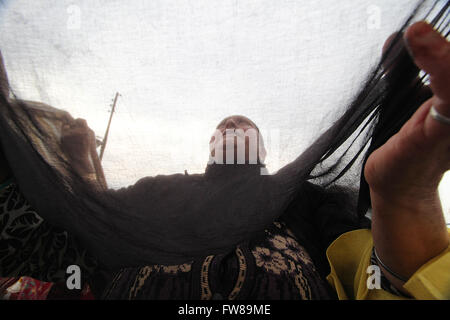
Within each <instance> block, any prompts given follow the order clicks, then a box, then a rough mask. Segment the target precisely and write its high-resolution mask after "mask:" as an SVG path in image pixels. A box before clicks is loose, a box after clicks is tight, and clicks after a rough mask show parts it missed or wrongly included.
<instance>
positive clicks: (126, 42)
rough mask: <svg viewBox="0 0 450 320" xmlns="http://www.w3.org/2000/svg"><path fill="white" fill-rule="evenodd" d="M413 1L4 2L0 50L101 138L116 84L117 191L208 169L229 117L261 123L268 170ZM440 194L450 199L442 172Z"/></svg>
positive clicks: (112, 174)
mask: <svg viewBox="0 0 450 320" xmlns="http://www.w3.org/2000/svg"><path fill="white" fill-rule="evenodd" d="M414 3H415V1H411V0H397V1H393V0H379V1H375V0H370V1H366V0H359V1H354V0H341V1H332V0H322V1H301V0H270V1H269V0H260V1H256V0H248V1H237V0H196V1H187V0H152V1H143V0H140V1H138V0H132V1H119V0H108V1H100V0H97V1H92V0H89V1H77V0H75V1H64V0H44V1H29V0H15V1H4V3H3V5H2V7H1V9H0V30H1V31H2V32H0V48H1V50H2V52H3V55H4V58H5V61H6V66H7V68H8V72H9V76H10V79H11V84H12V86H13V88H14V89H15V90H16V91H17V92H18V93H19V94H20V96H21V97H23V98H26V99H30V100H36V101H42V102H45V103H48V104H50V105H52V106H54V107H57V108H61V109H64V110H67V111H69V112H70V113H71V114H72V115H73V116H75V117H82V118H85V119H87V120H88V123H89V125H90V126H91V127H92V128H93V129H94V130H95V132H96V134H97V135H98V136H103V134H104V132H105V129H106V124H107V120H108V117H109V113H108V110H109V109H110V107H109V104H110V103H111V100H112V98H113V97H114V94H115V93H116V92H117V91H118V92H120V93H121V95H122V96H121V97H120V98H119V100H118V105H117V113H116V115H115V116H114V118H113V122H112V126H111V133H110V136H109V140H108V147H107V149H106V153H105V156H104V160H103V166H104V169H105V173H106V176H107V179H108V182H109V184H110V185H111V186H112V187H120V186H126V185H128V184H132V183H134V182H135V181H136V180H137V179H138V178H140V177H143V176H147V175H156V174H171V173H179V172H183V171H184V170H185V169H186V170H187V171H188V172H191V173H198V172H203V170H204V167H205V165H206V161H207V159H208V142H209V139H210V135H211V134H212V133H213V130H214V128H215V126H216V125H217V123H218V122H219V121H220V120H221V119H222V118H224V117H225V116H228V115H231V114H243V115H246V116H248V117H250V118H251V119H252V120H254V122H255V123H256V124H257V125H258V126H259V127H260V129H261V130H262V134H263V136H264V138H265V142H266V145H267V149H268V157H267V161H266V162H267V164H268V167H269V170H271V171H274V170H277V169H279V168H280V167H282V166H283V165H285V164H287V163H289V162H290V161H292V160H293V159H295V158H296V157H297V156H298V155H299V154H300V153H301V152H302V151H303V150H304V149H305V148H306V147H307V146H308V145H309V144H310V143H311V142H312V141H313V139H314V138H315V137H317V135H318V133H320V132H321V130H323V129H325V128H326V127H327V126H328V125H329V124H330V123H331V121H333V120H335V119H336V118H337V117H338V115H339V112H340V111H341V110H342V108H343V107H345V105H346V103H348V101H349V100H350V99H351V97H352V96H353V95H354V94H355V92H356V90H358V89H359V88H360V86H361V82H362V81H363V80H364V78H365V76H366V75H367V72H368V70H369V69H370V67H372V66H373V65H374V63H376V61H377V59H378V58H379V54H380V51H381V47H382V44H383V42H384V40H385V39H386V38H387V37H388V36H389V35H390V34H391V33H392V32H394V31H395V30H396V28H397V27H399V26H400V25H401V23H402V22H403V19H404V18H405V17H406V16H407V15H408V14H409V13H410V11H411V9H412V7H413V6H414ZM4 30H7V32H4ZM440 190H441V195H442V198H445V197H444V196H443V195H444V194H446V195H447V197H446V198H450V197H449V196H448V195H449V194H450V177H446V178H445V180H444V181H443V183H442V186H441V189H440ZM443 203H444V206H445V208H446V209H445V210H446V212H447V213H448V216H449V217H450V199H449V200H447V199H443ZM448 220H449V221H450V219H448Z"/></svg>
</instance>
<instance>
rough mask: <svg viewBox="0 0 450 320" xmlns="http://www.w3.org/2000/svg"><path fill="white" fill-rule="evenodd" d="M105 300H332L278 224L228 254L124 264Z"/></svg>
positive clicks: (329, 291) (292, 238) (324, 284)
mask: <svg viewBox="0 0 450 320" xmlns="http://www.w3.org/2000/svg"><path fill="white" fill-rule="evenodd" d="M103 298H105V299H202V300H210V299H216V300H221V299H227V300H235V299H261V300H270V299H280V300H286V299H301V300H310V299H333V298H336V296H335V294H334V292H333V290H332V289H331V287H330V286H329V285H328V283H327V282H326V280H325V279H323V278H322V277H321V276H320V275H319V273H318V271H317V270H316V268H315V266H314V263H313V262H312V260H311V257H310V256H309V255H308V253H307V252H306V251H305V249H304V248H303V247H302V246H301V245H300V244H299V243H298V242H297V240H296V239H295V236H294V235H293V234H292V233H291V232H290V231H289V229H287V228H286V226H285V225H284V224H283V223H279V222H275V223H274V225H273V227H272V228H269V229H267V230H265V232H264V234H263V235H262V236H261V238H260V239H256V240H254V241H252V242H247V243H243V244H241V245H239V246H237V247H236V249H235V250H234V251H232V252H229V253H228V254H220V255H209V256H206V257H202V258H199V259H198V260H196V261H192V262H189V263H185V264H182V265H174V266H161V265H152V266H144V267H139V268H125V269H122V270H121V271H120V272H118V273H117V275H116V277H115V278H114V279H113V281H112V283H111V286H110V287H109V288H108V289H107V290H106V292H105V295H104V297H103Z"/></svg>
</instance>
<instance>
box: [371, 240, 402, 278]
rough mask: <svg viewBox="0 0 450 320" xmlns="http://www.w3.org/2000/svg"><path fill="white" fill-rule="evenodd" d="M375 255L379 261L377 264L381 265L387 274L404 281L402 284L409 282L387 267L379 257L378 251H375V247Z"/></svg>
mask: <svg viewBox="0 0 450 320" xmlns="http://www.w3.org/2000/svg"><path fill="white" fill-rule="evenodd" d="M373 253H374V255H375V260H377V263H379V264H380V265H381V266H382V267H383V268H384V269H385V270H386V271H387V272H389V273H390V275H391V276H393V277H394V278H396V279H398V280H400V281H402V282H407V281H408V279H406V278H404V277H402V276H400V275H399V274H397V273H395V272H394V271H392V270H391V269H390V268H389V267H388V266H387V265H385V264H384V263H383V262H382V261H381V260H380V257H378V254H377V250H376V249H375V247H373Z"/></svg>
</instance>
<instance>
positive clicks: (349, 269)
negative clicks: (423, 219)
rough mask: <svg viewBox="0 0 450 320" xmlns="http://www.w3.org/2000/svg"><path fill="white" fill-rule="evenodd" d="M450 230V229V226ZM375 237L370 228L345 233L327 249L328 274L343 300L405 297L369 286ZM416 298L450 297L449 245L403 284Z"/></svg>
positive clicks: (330, 281) (329, 279)
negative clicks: (369, 270) (329, 268)
mask: <svg viewBox="0 0 450 320" xmlns="http://www.w3.org/2000/svg"><path fill="white" fill-rule="evenodd" d="M449 233H450V230H449ZM372 248H373V240H372V234H371V232H370V230H367V229H361V230H355V231H351V232H347V233H344V234H343V235H341V236H340V237H339V238H337V239H336V240H335V241H334V242H333V243H332V244H331V245H330V246H329V247H328V249H327V258H328V262H329V263H330V267H331V271H330V274H329V275H328V277H327V280H328V282H329V283H330V285H331V286H332V287H333V288H334V289H335V290H336V293H337V295H338V298H339V299H340V300H345V299H356V300H363V299H366V300H377V299H388V300H397V299H406V298H404V297H400V296H397V295H394V294H392V293H390V292H387V291H385V290H383V289H368V286H367V280H368V277H369V274H368V273H367V268H368V267H369V265H370V256H371V254H372ZM404 288H405V289H407V290H408V292H409V293H410V294H411V295H412V296H413V297H414V298H415V299H427V300H428V299H450V246H449V247H448V248H447V249H446V250H445V251H444V252H442V253H441V254H440V255H439V256H437V257H435V258H433V259H431V260H430V261H428V262H427V263H425V264H424V265H423V266H422V267H421V268H420V269H419V270H417V272H416V273H415V274H414V275H413V276H412V277H411V278H410V279H409V280H408V282H406V283H405V284H404Z"/></svg>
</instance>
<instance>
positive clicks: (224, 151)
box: [209, 115, 266, 164]
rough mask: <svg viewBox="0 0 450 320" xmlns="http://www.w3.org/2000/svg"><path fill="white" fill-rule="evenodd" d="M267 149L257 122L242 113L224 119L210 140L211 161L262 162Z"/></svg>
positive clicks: (233, 162) (221, 162) (231, 162)
mask: <svg viewBox="0 0 450 320" xmlns="http://www.w3.org/2000/svg"><path fill="white" fill-rule="evenodd" d="M265 156H266V151H265V148H264V143H263V139H262V136H261V134H260V132H259V129H258V127H257V126H256V124H255V123H254V122H253V121H251V120H250V119H249V118H247V117H245V116H242V115H233V116H229V117H226V118H225V119H223V120H222V121H221V122H220V123H219V124H218V125H217V127H216V130H215V132H214V134H213V136H212V137H211V140H210V162H209V163H214V162H215V163H217V164H256V163H258V164H261V163H263V162H264V159H265Z"/></svg>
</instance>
